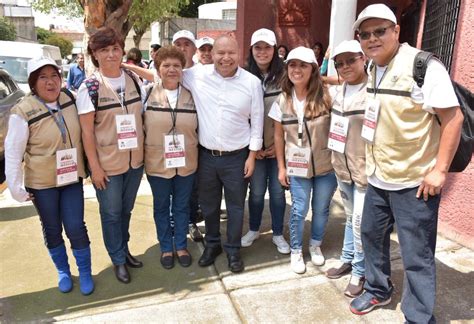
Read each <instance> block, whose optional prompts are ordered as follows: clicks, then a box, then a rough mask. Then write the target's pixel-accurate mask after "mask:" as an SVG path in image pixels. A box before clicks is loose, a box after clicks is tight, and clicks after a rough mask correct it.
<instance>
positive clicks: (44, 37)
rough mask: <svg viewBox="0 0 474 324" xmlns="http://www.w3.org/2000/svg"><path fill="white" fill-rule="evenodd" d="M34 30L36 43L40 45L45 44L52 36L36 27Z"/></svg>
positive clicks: (50, 33) (47, 31) (49, 32)
mask: <svg viewBox="0 0 474 324" xmlns="http://www.w3.org/2000/svg"><path fill="white" fill-rule="evenodd" d="M35 29H36V38H37V39H38V43H40V44H45V41H46V40H47V39H48V38H49V37H51V36H53V35H54V33H53V32H51V31H49V30H47V29H44V28H41V27H36V28H35Z"/></svg>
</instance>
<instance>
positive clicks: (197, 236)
mask: <svg viewBox="0 0 474 324" xmlns="http://www.w3.org/2000/svg"><path fill="white" fill-rule="evenodd" d="M189 237H191V240H193V241H194V242H201V241H202V234H201V231H200V230H199V227H197V225H196V224H189Z"/></svg>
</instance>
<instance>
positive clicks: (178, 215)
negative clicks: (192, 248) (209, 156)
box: [147, 173, 195, 253]
mask: <svg viewBox="0 0 474 324" xmlns="http://www.w3.org/2000/svg"><path fill="white" fill-rule="evenodd" d="M147 178H148V182H149V183H150V187H151V190H152V192H153V217H154V219H155V226H156V232H157V234H158V240H159V241H160V248H161V252H162V253H165V252H173V236H174V245H175V246H176V250H183V249H186V248H187V242H186V234H187V233H188V223H189V197H190V196H191V191H192V189H193V183H194V178H195V173H193V174H191V175H188V176H186V177H181V176H179V175H176V176H174V177H173V178H171V179H166V178H161V177H154V176H150V175H148V176H147ZM170 195H173V199H170V198H169V197H170ZM170 205H171V208H170ZM170 217H171V218H172V219H173V223H174V233H173V230H172V228H171V224H170Z"/></svg>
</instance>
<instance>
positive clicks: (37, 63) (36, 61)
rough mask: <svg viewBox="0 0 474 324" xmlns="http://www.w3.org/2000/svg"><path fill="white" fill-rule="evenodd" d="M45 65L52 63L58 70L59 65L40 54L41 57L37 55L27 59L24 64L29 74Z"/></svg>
mask: <svg viewBox="0 0 474 324" xmlns="http://www.w3.org/2000/svg"><path fill="white" fill-rule="evenodd" d="M45 65H52V66H54V67H55V68H56V69H58V70H59V69H60V68H59V66H58V65H57V64H56V62H54V60H53V59H52V58H50V57H45V56H41V57H37V58H33V59H31V60H29V61H28V63H27V65H26V71H27V72H28V75H30V74H31V73H33V72H35V71H37V70H38V69H41V68H42V67H43V66H45Z"/></svg>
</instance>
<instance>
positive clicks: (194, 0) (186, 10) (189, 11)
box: [178, 0, 221, 18]
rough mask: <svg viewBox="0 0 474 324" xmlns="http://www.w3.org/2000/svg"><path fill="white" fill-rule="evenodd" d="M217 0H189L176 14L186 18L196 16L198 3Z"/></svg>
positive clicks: (215, 0)
mask: <svg viewBox="0 0 474 324" xmlns="http://www.w3.org/2000/svg"><path fill="white" fill-rule="evenodd" d="M218 1H221V0H191V1H189V4H188V5H186V6H183V7H181V10H180V11H179V12H178V16H180V17H187V18H197V17H198V14H199V12H198V7H199V6H200V5H203V4H206V3H211V2H218Z"/></svg>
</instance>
